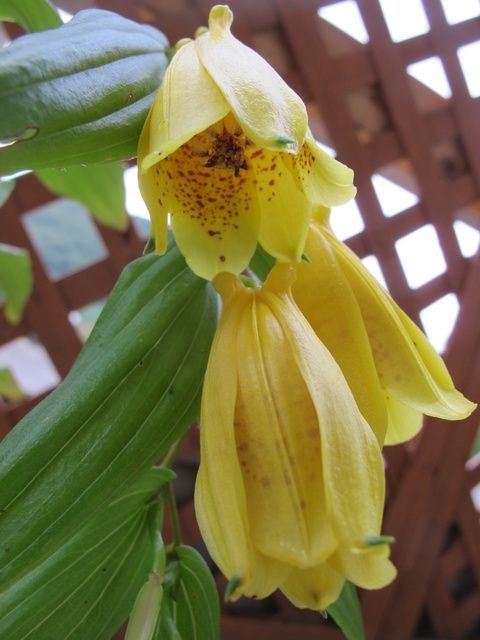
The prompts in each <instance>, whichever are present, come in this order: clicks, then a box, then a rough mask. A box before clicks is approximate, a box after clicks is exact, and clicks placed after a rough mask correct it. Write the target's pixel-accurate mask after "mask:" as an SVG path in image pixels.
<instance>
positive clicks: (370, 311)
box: [331, 236, 476, 420]
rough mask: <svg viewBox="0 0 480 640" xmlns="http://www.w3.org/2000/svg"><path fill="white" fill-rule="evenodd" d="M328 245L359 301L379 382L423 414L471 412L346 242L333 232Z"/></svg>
mask: <svg viewBox="0 0 480 640" xmlns="http://www.w3.org/2000/svg"><path fill="white" fill-rule="evenodd" d="M331 246H332V248H333V250H334V251H335V253H336V255H337V258H338V260H339V262H340V264H341V265H342V268H343V269H344V271H345V274H346V276H347V278H348V280H349V282H350V286H351V287H352V290H353V292H354V294H355V297H356V299H357V302H358V304H359V306H360V309H361V312H362V316H363V321H364V323H365V328H366V330H367V333H368V336H369V339H370V344H371V346H372V352H373V356H374V359H375V364H376V367H377V371H378V375H379V377H380V382H381V384H382V386H384V387H385V388H386V389H387V390H388V392H389V393H390V394H391V395H392V396H394V397H395V398H397V399H398V400H400V401H402V402H404V403H405V404H408V405H409V406H411V407H412V408H413V409H415V410H417V411H420V412H422V413H426V414H427V415H431V416H437V417H439V418H446V419H449V420H459V419H462V418H466V417H467V416H468V415H470V413H471V412H472V411H473V409H474V408H475V406H476V405H474V404H473V403H472V402H470V401H469V400H467V399H466V398H465V397H464V396H463V395H462V394H461V393H460V392H459V391H457V390H456V389H455V387H454V384H453V382H452V379H451V377H450V374H449V373H448V370H447V368H446V366H445V364H444V362H443V360H442V359H441V357H440V356H439V355H438V354H437V352H436V351H435V350H434V348H433V347H432V345H431V344H430V343H429V342H428V340H427V338H426V337H425V335H424V334H423V333H422V332H421V331H420V329H419V328H418V327H417V326H416V325H415V324H414V323H413V322H412V321H411V320H410V318H409V317H408V316H407V315H406V314H405V313H404V312H403V311H402V310H401V309H400V308H399V307H398V305H396V304H395V302H394V301H393V300H392V299H391V298H390V296H389V295H388V294H387V293H386V292H385V291H384V290H383V289H382V288H381V287H380V285H379V284H378V283H377V282H376V281H375V280H374V278H373V276H372V275H371V274H370V273H369V272H368V270H367V269H366V268H365V267H364V266H363V264H362V262H361V260H359V259H358V258H357V257H356V256H355V254H353V253H352V252H351V251H350V250H349V249H348V247H346V246H345V245H344V244H342V243H341V242H339V241H338V240H336V238H334V237H333V236H331Z"/></svg>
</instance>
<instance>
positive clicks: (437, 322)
mask: <svg viewBox="0 0 480 640" xmlns="http://www.w3.org/2000/svg"><path fill="white" fill-rule="evenodd" d="M459 311H460V303H459V301H458V297H457V296H456V295H455V294H454V293H447V294H446V295H444V296H442V297H441V298H439V299H438V300H435V302H432V304H429V305H428V306H427V307H425V308H423V309H422V310H421V311H420V320H421V321H422V325H423V328H424V330H425V333H426V334H427V336H428V339H429V340H430V342H431V343H432V344H433V346H434V347H435V349H436V350H437V351H439V352H440V353H443V352H444V351H445V349H446V348H447V343H448V339H449V338H450V335H451V333H452V331H453V329H454V327H455V323H456V321H457V317H458V314H459Z"/></svg>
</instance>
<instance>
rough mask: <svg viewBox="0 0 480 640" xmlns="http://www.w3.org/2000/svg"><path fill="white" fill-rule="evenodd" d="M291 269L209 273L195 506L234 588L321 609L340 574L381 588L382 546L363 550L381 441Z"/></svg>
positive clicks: (372, 515) (377, 483)
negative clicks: (296, 292)
mask: <svg viewBox="0 0 480 640" xmlns="http://www.w3.org/2000/svg"><path fill="white" fill-rule="evenodd" d="M292 274H293V267H292V266H291V265H288V264H285V263H279V264H277V265H276V266H275V267H274V269H273V270H272V273H271V274H270V276H269V278H268V280H267V282H266V283H265V285H264V286H263V287H262V288H261V289H247V288H245V287H244V286H243V285H242V284H241V283H240V281H239V279H238V278H237V277H236V276H233V275H231V274H227V273H222V274H220V275H219V276H217V278H216V279H215V281H214V284H215V287H216V288H217V290H218V291H219V293H220V294H221V296H222V302H223V308H222V315H221V318H220V321H219V325H218V328H217V332H216V335H215V338H214V342H213V346H212V350H211V354H210V359H209V363H208V367H207V372H206V376H205V382H204V389H203V397H202V411H201V421H200V424H201V428H200V434H201V464H200V469H199V473H198V476H197V484H196V490H195V508H196V513H197V519H198V522H199V526H200V530H201V532H202V535H203V538H204V540H205V542H206V544H207V547H208V549H209V551H210V553H211V555H212V557H213V559H214V561H215V562H216V563H217V564H218V566H219V567H220V569H221V570H222V571H223V573H224V574H225V575H226V576H227V578H229V579H232V578H234V577H235V576H236V577H237V578H238V579H239V581H240V583H239V586H238V587H237V589H236V590H235V592H234V598H236V597H239V596H240V595H247V596H256V597H259V598H262V597H265V596H267V595H268V594H270V593H271V592H272V591H274V590H275V589H277V588H280V589H281V590H282V591H283V592H284V593H285V595H286V596H287V597H288V598H289V599H290V600H291V601H292V602H294V603H295V604H296V605H297V606H300V607H308V608H312V609H320V610H321V609H325V608H326V607H328V606H329V605H330V604H331V603H332V602H333V601H335V600H336V599H337V598H338V595H339V593H340V591H341V588H342V586H343V583H344V582H345V580H346V579H348V580H350V581H352V582H353V583H355V584H357V585H360V586H363V587H366V588H380V587H383V586H385V585H386V584H387V583H389V582H390V581H391V580H392V579H393V578H394V576H395V569H394V567H393V565H392V564H391V563H390V561H389V559H388V556H389V547H388V545H387V544H385V543H382V544H379V545H377V546H371V545H369V544H368V543H367V539H368V537H369V536H378V534H379V531H380V526H381V520H382V511H383V502H384V489H385V488H384V470H383V463H382V457H381V452H380V447H379V445H378V443H377V441H376V439H375V436H374V434H373V432H372V430H371V429H370V427H369V425H368V424H367V422H366V421H365V419H364V418H363V417H362V416H361V414H360V412H359V410H358V408H357V406H356V403H355V401H354V398H353V396H352V394H351V392H350V389H349V387H348V385H347V383H346V382H345V379H344V377H343V375H342V373H341V371H340V369H339V367H338V365H337V364H336V363H335V361H334V359H333V358H332V356H331V355H330V354H329V352H328V351H327V349H326V348H325V346H324V345H323V344H322V343H321V342H320V340H319V339H318V338H317V336H316V335H315V334H314V332H313V331H312V329H311V327H310V326H309V324H308V322H307V321H306V320H305V318H304V317H303V316H302V314H301V313H300V311H299V309H298V307H297V306H296V305H295V303H294V302H293V299H292V297H291V292H290V288H291V279H292Z"/></svg>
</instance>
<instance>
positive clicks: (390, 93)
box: [0, 0, 480, 640]
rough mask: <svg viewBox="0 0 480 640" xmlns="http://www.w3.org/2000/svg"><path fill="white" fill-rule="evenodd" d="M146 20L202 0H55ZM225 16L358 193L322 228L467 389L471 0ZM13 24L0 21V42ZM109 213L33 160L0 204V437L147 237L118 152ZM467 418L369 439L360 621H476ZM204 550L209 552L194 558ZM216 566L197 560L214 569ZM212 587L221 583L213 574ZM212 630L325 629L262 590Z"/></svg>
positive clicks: (376, 0)
mask: <svg viewBox="0 0 480 640" xmlns="http://www.w3.org/2000/svg"><path fill="white" fill-rule="evenodd" d="M58 4H59V5H60V7H61V8H62V9H63V10H64V11H65V13H64V14H63V17H64V20H68V19H69V17H70V16H71V15H72V14H74V13H76V12H77V11H79V10H81V9H83V8H88V7H93V6H97V7H101V8H105V9H109V10H112V11H117V12H118V13H121V14H123V15H125V16H127V17H129V18H132V19H134V20H136V21H138V22H143V23H149V24H152V25H154V26H156V27H158V28H159V29H160V30H162V31H163V32H164V33H165V34H166V35H167V37H168V38H169V40H170V42H171V43H172V44H173V43H175V41H176V40H178V39H180V38H182V37H185V36H193V33H194V32H195V30H196V28H197V27H198V26H199V25H202V24H206V22H207V17H208V12H209V9H210V8H211V6H212V5H213V4H215V3H214V2H211V1H207V0H124V2H122V3H119V2H115V1H114V0H98V1H96V2H93V1H91V0H63V1H62V2H59V3H58ZM230 6H231V8H232V10H233V11H234V14H235V21H234V24H233V32H234V34H235V35H236V36H237V37H238V38H239V39H241V40H242V41H243V42H245V43H246V44H248V45H249V46H251V47H252V48H254V49H255V50H256V51H258V52H259V53H260V54H261V55H263V56H264V57H265V58H266V59H267V60H268V61H269V62H270V63H271V64H272V65H273V67H274V68H275V69H276V70H277V71H278V72H279V73H280V74H281V75H282V76H283V77H284V78H285V80H286V81H287V82H288V83H289V84H290V85H291V86H292V87H293V88H294V89H295V90H296V91H297V92H298V93H299V94H300V95H301V97H302V98H303V100H304V101H305V103H306V104H307V108H308V112H309V117H310V126H311V128H312V130H313V133H314V135H315V137H316V139H317V140H318V142H319V144H320V145H321V146H322V147H323V148H324V149H326V150H327V152H328V153H331V154H332V155H335V156H336V157H337V158H338V159H339V160H340V161H342V162H344V163H346V164H347V165H349V166H350V167H352V168H353V169H354V171H355V183H356V185H357V187H358V195H357V197H356V198H355V200H354V201H352V202H350V203H348V204H347V205H344V206H342V207H337V208H336V209H334V210H333V212H332V226H333V228H334V231H335V232H336V233H337V235H338V236H339V237H340V238H341V239H342V240H345V241H346V242H347V243H348V244H349V246H350V247H351V248H352V249H353V250H354V251H355V252H356V253H357V254H358V255H359V256H360V257H361V259H362V260H363V261H364V263H365V265H366V266H367V267H368V269H370V271H371V272H372V273H373V274H374V275H375V277H376V278H378V280H379V281H380V282H381V283H382V284H383V286H384V287H386V288H387V289H388V290H389V291H390V293H391V294H392V296H393V297H394V298H395V300H396V301H397V302H398V303H399V304H400V305H401V306H402V307H403V309H405V310H406V311H407V312H408V313H409V315H410V316H411V317H412V318H413V319H414V320H415V321H416V322H417V323H418V324H419V325H420V326H421V327H422V328H423V330H424V331H425V332H426V334H427V335H428V337H429V338H430V340H431V342H432V343H433V345H434V346H435V348H436V349H437V350H439V351H440V352H441V353H442V354H443V355H444V357H445V359H446V360H447V363H448V365H449V368H450V370H451V373H452V376H453V377H454V379H455V382H456V385H457V387H459V388H460V389H461V390H462V391H463V392H464V393H465V394H466V395H467V396H468V397H469V398H470V399H472V400H476V401H477V402H478V400H479V396H480V393H479V391H480V358H479V357H478V354H479V349H480V322H479V311H480V284H479V283H480V260H479V257H478V248H479V245H480V155H479V149H480V118H479V116H480V102H479V97H480V1H479V0H424V2H422V1H421V0H402V1H401V2H400V1H398V0H357V1H355V0H340V1H338V2H332V1H331V0H330V1H319V0H316V1H314V0H232V2H230ZM20 33H21V32H20V30H19V29H18V28H17V27H14V26H13V25H3V26H2V25H0V40H1V42H2V44H3V45H7V44H8V41H9V40H10V39H11V38H14V37H16V36H17V35H19V34H20ZM124 186H125V211H126V212H127V214H128V220H126V226H125V230H122V231H120V232H119V231H115V230H112V229H111V228H107V227H105V226H103V225H101V224H99V223H98V221H95V220H94V219H93V218H92V217H91V215H90V214H89V211H88V209H87V208H86V207H85V206H84V205H81V204H79V203H78V202H75V201H72V200H68V199H65V198H58V197H56V196H54V195H53V194H52V193H50V192H49V191H48V190H47V189H46V188H45V186H43V185H42V184H41V183H40V182H39V181H38V180H37V179H36V178H35V177H34V176H33V175H31V174H30V175H24V176H22V177H21V178H19V179H18V181H17V186H16V188H15V191H14V193H13V195H12V196H11V197H10V199H9V200H8V201H7V203H6V204H5V206H4V207H3V208H2V209H3V210H2V227H1V233H0V241H1V242H7V243H10V244H14V245H16V246H20V247H23V248H26V249H28V250H29V251H30V254H31V257H32V263H33V271H34V290H33V294H32V296H31V298H30V301H29V303H28V305H27V308H26V311H25V313H24V316H23V319H22V321H21V323H20V324H18V325H16V326H13V325H10V324H8V323H7V322H6V320H5V319H4V318H3V317H2V318H0V369H8V370H9V371H10V372H11V374H12V375H13V379H14V382H15V383H16V386H17V388H18V389H19V392H18V393H17V394H16V397H14V396H15V394H13V395H11V396H10V397H8V398H6V397H5V398H3V399H1V398H0V435H4V434H6V433H7V432H8V431H9V429H10V428H11V427H12V426H13V425H14V424H15V423H16V422H17V421H18V420H19V419H20V418H21V417H22V416H23V415H24V414H25V413H26V412H27V411H28V410H29V409H30V408H32V407H33V406H34V404H36V403H37V402H38V401H39V400H40V399H42V398H43V397H44V396H45V394H47V393H48V392H49V391H50V390H51V389H52V388H54V387H55V386H56V385H57V384H58V383H59V382H60V380H61V379H62V377H64V376H65V375H66V373H67V372H68V370H69V368H70V366H71V364H72V363H73V360H74V359H75V357H76V355H77V354H78V351H79V350H80V348H81V345H82V343H83V341H84V340H85V339H86V337H87V336H88V334H89V332H90V330H91V328H92V327H93V324H94V323H95V320H96V318H97V317H98V314H99V313H100V311H101V309H102V306H103V303H104V300H105V298H106V296H107V295H108V293H109V291H110V290H111V288H112V287H113V285H114V283H115V281H116V279H117V277H118V274H119V273H120V271H121V269H122V268H123V266H124V265H125V264H126V263H127V262H128V261H130V260H132V259H134V258H135V257H138V256H139V255H140V254H141V252H142V250H143V246H144V244H145V241H146V239H147V238H148V232H149V222H148V214H147V212H146V209H145V207H144V205H143V202H142V200H141V198H140V196H139V193H138V187H137V184H136V167H135V165H134V163H133V162H130V163H127V164H126V165H125V173H124ZM477 421H478V416H477V414H474V416H473V417H471V418H470V419H468V420H466V421H464V422H463V423H455V424H448V423H444V422H442V421H438V420H434V419H428V420H426V425H425V429H424V430H423V432H422V434H421V435H420V436H419V437H418V438H417V439H416V440H415V441H413V442H412V443H409V444H408V446H403V447H395V448H393V449H388V450H386V451H385V460H386V468H387V478H388V500H387V509H386V516H385V526H384V530H385V533H388V534H392V535H394V536H396V538H397V543H396V544H395V545H394V547H393V559H394V561H395V563H396V565H397V567H398V569H399V577H398V579H397V580H396V582H395V583H394V584H393V585H392V586H391V587H389V588H388V589H385V590H383V591H381V592H376V593H362V594H361V597H362V603H363V608H364V612H365V617H366V624H367V630H368V638H369V639H370V638H371V639H376V640H394V639H398V640H406V639H408V638H439V639H444V640H449V639H452V640H453V639H457V638H458V639H468V638H480V542H479V541H480V535H479V534H480V527H479V511H480V459H479V456H478V453H477V452H478V450H479V449H480V442H479V437H478V422H477ZM197 435H198V433H197V431H196V430H195V429H194V430H192V431H191V433H190V434H189V436H188V437H187V440H186V442H185V444H184V446H183V449H182V453H181V456H180V461H179V462H178V464H177V472H178V473H179V478H178V479H177V481H176V482H177V486H176V491H177V495H178V499H179V502H180V505H181V512H180V513H181V518H182V523H183V525H184V532H185V538H186V541H188V542H190V543H192V544H194V545H196V546H197V547H198V548H201V545H202V543H201V541H200V537H199V534H198V530H197V527H196V523H195V517H194V512H193V505H192V492H193V483H194V479H195V472H196V466H197V463H198V447H197ZM212 568H213V567H212ZM213 569H214V568H213ZM217 580H218V584H219V588H220V590H221V591H222V590H223V589H224V587H225V583H224V581H223V578H222V577H221V576H219V575H218V576H217ZM222 624H223V635H222V638H224V639H225V640H230V639H231V640H237V639H238V640H240V639H243V638H246V637H249V638H251V639H252V640H254V639H265V640H267V639H270V638H272V639H273V638H275V640H281V639H285V640H287V639H294V638H302V640H303V639H305V640H308V639H309V638H312V639H313V638H315V639H316V640H318V639H322V638H325V639H327V640H328V639H330V638H331V639H332V640H333V639H336V638H341V635H340V634H339V632H338V631H337V630H336V629H335V627H334V626H332V625H331V624H330V623H329V621H325V620H323V619H322V618H320V617H319V616H318V615H316V614H313V613H311V612H301V611H298V610H295V609H294V608H293V607H292V606H291V605H290V604H289V603H288V602H287V601H286V600H285V599H284V598H283V597H281V596H279V595H277V594H275V595H274V596H272V597H271V598H269V599H267V600H265V601H258V602H256V601H246V600H245V601H243V600H242V601H240V602H238V603H235V604H229V605H228V606H224V611H223V621H222Z"/></svg>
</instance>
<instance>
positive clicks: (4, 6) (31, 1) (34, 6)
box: [0, 0, 62, 31]
mask: <svg viewBox="0 0 480 640" xmlns="http://www.w3.org/2000/svg"><path fill="white" fill-rule="evenodd" d="M0 20H5V21H6V22H18V24H20V25H22V27H23V28H24V29H25V30H26V31H43V30H44V29H53V28H54V27H58V26H60V25H61V24H62V20H61V18H60V16H59V15H58V13H57V10H56V9H55V7H54V6H53V4H52V3H51V2H49V1H48V0H0Z"/></svg>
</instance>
